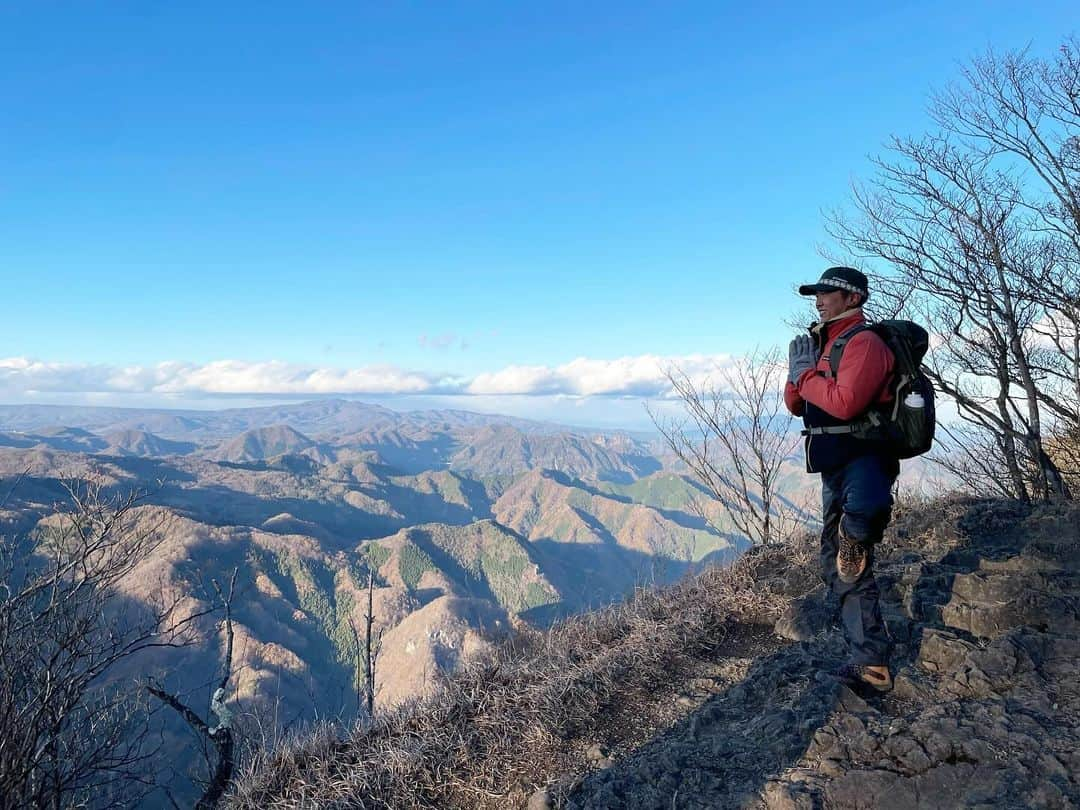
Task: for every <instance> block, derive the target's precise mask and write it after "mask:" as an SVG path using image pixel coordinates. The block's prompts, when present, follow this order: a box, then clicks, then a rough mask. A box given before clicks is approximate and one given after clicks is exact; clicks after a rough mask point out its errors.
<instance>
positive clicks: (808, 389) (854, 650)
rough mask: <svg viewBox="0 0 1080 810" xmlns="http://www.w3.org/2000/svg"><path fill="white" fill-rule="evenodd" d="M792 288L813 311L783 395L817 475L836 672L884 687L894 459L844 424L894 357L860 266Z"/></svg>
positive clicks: (873, 399) (791, 358) (884, 380)
mask: <svg viewBox="0 0 1080 810" xmlns="http://www.w3.org/2000/svg"><path fill="white" fill-rule="evenodd" d="M799 294H800V295H813V296H814V297H815V305H816V307H817V311H818V315H819V317H820V320H819V321H818V322H817V323H815V324H813V325H812V326H811V327H810V330H809V334H806V335H800V336H798V337H796V338H795V339H794V340H793V341H791V346H790V348H789V352H788V372H789V373H788V383H787V385H786V386H785V388H784V402H785V404H786V405H787V408H788V410H789V411H791V413H793V414H794V415H795V416H801V417H803V421H804V423H805V426H806V429H805V430H804V431H803V435H804V436H806V469H807V472H812V473H820V475H821V500H822V523H823V524H824V528H823V529H822V532H821V565H822V575H823V577H824V579H825V582H826V584H828V586H829V587H830V588H831V589H832V592H833V593H834V594H836V596H837V597H838V598H839V600H840V615H841V618H842V620H843V625H844V636H845V638H846V639H847V642H848V647H849V655H850V659H849V662H848V663H847V664H846V665H845V666H844V667H842V668H841V670H840V672H839V674H840V676H841V678H842V679H844V680H845V681H847V682H849V683H851V684H853V685H856V686H869V687H872V688H874V689H876V690H878V691H882V692H884V691H888V690H889V689H891V688H892V676H891V675H890V673H889V653H890V651H891V648H892V642H891V640H890V638H889V634H888V630H887V629H886V627H885V622H884V621H883V620H882V618H881V608H880V606H879V605H878V598H879V592H878V585H877V582H876V580H875V579H874V573H873V561H874V544H875V543H877V542H878V541H880V540H881V537H882V534H883V533H884V531H885V527H886V526H887V525H888V523H889V517H890V513H891V509H892V486H893V483H894V482H895V481H896V476H897V475H898V474H899V472H900V462H899V461H898V460H897V459H896V458H895V457H894V456H891V455H888V454H887V453H886V452H884V451H883V450H882V448H881V447H880V446H879V445H877V444H876V443H874V442H871V441H866V440H861V439H858V438H856V437H855V436H853V435H852V433H851V425H852V424H853V423H854V422H856V421H857V420H859V419H860V418H862V417H864V416H865V415H866V413H867V412H868V411H869V410H870V409H871V407H873V406H875V405H879V404H881V403H884V402H888V401H890V400H891V394H890V392H889V385H888V383H889V381H890V378H891V375H892V371H893V365H894V358H893V355H892V352H890V351H889V348H888V347H887V346H886V345H885V341H884V340H882V338H881V337H880V336H878V335H877V334H875V333H874V332H872V331H870V330H869V329H867V328H866V318H865V317H864V316H863V311H862V306H863V304H864V303H865V302H866V300H867V298H869V287H868V284H867V280H866V276H864V275H863V274H862V273H860V272H859V271H858V270H855V269H853V268H851V267H830V268H829V269H827V270H826V271H825V272H824V273H823V274H822V276H821V278H820V279H819V280H818V281H817V283H815V284H804V285H803V286H801V287H799Z"/></svg>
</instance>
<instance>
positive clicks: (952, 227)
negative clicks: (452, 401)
mask: <svg viewBox="0 0 1080 810" xmlns="http://www.w3.org/2000/svg"><path fill="white" fill-rule="evenodd" d="M1078 57H1080V48H1078V46H1077V43H1076V42H1075V41H1073V40H1070V41H1067V42H1066V43H1065V45H1064V46H1063V47H1062V50H1061V55H1060V58H1059V59H1058V60H1057V61H1056V62H1054V63H1046V62H1040V61H1038V60H1035V59H1032V58H1030V57H1028V56H1027V54H1026V53H1019V54H1011V55H1007V56H1005V57H998V56H995V55H994V54H989V55H988V56H986V57H984V58H982V59H978V60H976V61H975V62H974V63H973V64H972V66H971V67H970V68H968V69H967V70H965V71H964V79H963V82H962V84H961V85H958V86H957V87H955V88H952V89H950V90H949V91H947V92H945V93H941V94H939V95H938V96H937V97H936V98H935V100H934V102H933V104H932V107H931V112H932V113H933V115H934V117H935V119H936V121H937V123H938V124H939V125H940V127H941V131H940V132H939V133H937V134H932V135H927V136H925V137H923V138H920V139H912V138H907V139H901V138H896V139H894V140H893V142H892V144H891V146H890V148H889V152H888V155H887V157H885V158H881V159H879V160H878V161H877V174H876V176H875V178H874V179H873V180H872V181H871V182H870V183H868V184H867V185H864V186H860V187H857V188H856V189H855V195H854V197H855V200H854V202H855V209H856V212H857V213H856V216H855V217H854V218H847V217H845V216H843V215H834V216H833V217H832V220H831V225H830V232H831V234H832V235H833V236H834V237H835V238H837V240H838V241H839V242H840V244H841V245H842V246H843V247H844V248H845V249H847V250H848V251H849V252H850V253H852V254H853V255H855V256H856V257H860V258H870V259H883V260H885V262H886V263H887V266H888V268H889V273H888V274H887V275H886V277H885V278H884V279H883V281H884V283H885V286H886V288H888V286H889V285H890V284H891V285H892V287H893V289H892V292H893V295H892V298H893V300H899V301H901V302H902V307H901V311H902V312H903V314H906V315H907V316H909V317H912V318H913V319H916V320H921V321H923V322H925V323H926V324H927V325H928V326H929V328H930V330H931V331H932V332H933V333H934V334H935V336H936V337H937V338H938V341H939V344H938V345H937V346H935V347H934V348H933V350H932V352H931V354H930V356H929V358H928V369H927V370H928V374H929V375H930V377H931V378H932V379H933V381H934V383H935V385H936V386H937V387H938V388H939V389H940V390H941V391H943V392H944V393H946V394H947V395H948V396H949V397H950V398H951V399H952V400H953V401H954V402H955V403H956V406H957V408H958V411H959V414H960V416H961V417H962V418H963V419H964V420H966V421H967V422H968V423H969V424H970V425H971V430H970V431H965V430H959V431H957V432H956V433H955V435H954V436H953V438H954V440H958V439H961V438H965V437H967V438H969V437H972V436H980V437H982V439H981V444H979V445H978V447H977V448H975V447H968V448H964V447H962V446H960V445H962V442H961V443H960V445H956V449H957V450H959V451H960V455H959V456H950V457H949V459H947V461H949V460H951V461H952V462H953V465H954V467H959V468H961V469H966V470H968V471H969V472H971V471H978V470H980V469H981V470H982V472H984V473H987V474H988V475H989V476H990V477H992V478H993V479H994V481H993V484H992V486H991V489H992V490H993V489H996V490H999V491H1006V492H1008V493H1009V494H1010V495H1011V496H1013V497H1016V498H1020V499H1022V500H1027V499H1030V498H1032V497H1034V498H1048V497H1059V498H1060V497H1070V496H1071V491H1070V488H1069V486H1068V484H1067V482H1066V481H1065V479H1064V477H1063V476H1062V475H1061V471H1060V470H1059V469H1058V467H1057V465H1056V463H1055V462H1054V459H1053V458H1052V456H1051V455H1050V454H1049V453H1048V452H1047V447H1046V444H1047V439H1048V437H1049V436H1051V435H1053V434H1054V433H1055V432H1060V431H1061V430H1062V429H1065V430H1067V429H1070V428H1071V427H1073V426H1076V425H1077V419H1078V416H1080V335H1078V330H1077V326H1078V322H1080V318H1078V312H1077V300H1078V298H1077V294H1078V291H1080V290H1078V288H1080V274H1078V269H1080V205H1078V199H1080V197H1078V194H1080V146H1078V144H1080V140H1078V139H1080V108H1078V105H1077V88H1078V87H1080V58H1078ZM975 449H977V450H978V453H982V452H984V451H989V452H990V453H991V455H990V456H989V457H986V458H985V459H977V460H978V461H979V463H978V464H976V465H975V466H974V467H969V466H967V465H965V464H964V463H963V460H964V459H963V457H964V456H965V455H966V456H968V457H969V458H970V457H972V456H973V454H972V453H971V452H967V451H970V450H975ZM984 462H985V463H984ZM989 480H990V479H989V477H987V476H984V475H976V476H974V478H972V479H971V481H969V483H979V482H980V481H982V483H986V482H987V481H989Z"/></svg>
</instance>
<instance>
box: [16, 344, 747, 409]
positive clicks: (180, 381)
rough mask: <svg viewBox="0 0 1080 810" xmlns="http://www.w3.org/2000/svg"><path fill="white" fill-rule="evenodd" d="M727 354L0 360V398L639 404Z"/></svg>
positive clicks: (724, 361)
mask: <svg viewBox="0 0 1080 810" xmlns="http://www.w3.org/2000/svg"><path fill="white" fill-rule="evenodd" d="M731 361H732V357H731V356H729V355H702V354H695V355H686V356H681V357H664V356H659V355H651V354H647V355H639V356H635V357H620V358H616V359H614V360H597V359H590V358H586V357H579V358H577V359H575V360H571V361H570V362H568V363H564V364H563V365H559V366H518V365H512V366H507V367H505V368H502V369H499V370H496V371H491V372H483V373H480V374H477V375H475V376H472V377H466V376H461V375H454V374H448V373H447V374H440V373H436V372H429V371H416V370H409V369H403V368H399V367H397V366H392V365H373V366H365V367H362V368H333V367H325V366H310V365H300V364H294V363H284V362H279V361H270V362H262V363H252V362H245V361H241V360H216V361H213V362H210V363H205V364H195V363H183V362H174V361H170V362H163V363H158V364H156V365H149V366H111V365H103V364H89V363H55V362H44V361H40V360H33V359H29V358H25V357H12V358H7V359H0V395H9V396H10V395H16V396H19V397H23V396H26V395H33V394H114V395H116V394H140V395H160V396H171V397H176V396H184V395H191V396H233V395H249V396H268V395H269V396H273V395H277V396H303V395H311V396H325V395H334V394H341V395H365V394H366V395H371V396H385V395H457V396H492V395H500V396H553V395H555V396H570V397H593V396H607V397H643V398H663V397H668V396H671V395H672V391H671V384H670V383H669V382H668V380H667V377H666V376H665V371H666V370H667V369H669V368H672V367H678V368H679V369H681V370H682V371H683V372H684V373H686V374H687V375H688V376H689V377H690V378H691V379H694V380H698V381H704V380H707V379H709V378H712V377H715V376H716V374H717V373H718V372H719V370H720V369H721V368H723V367H724V366H727V365H729V364H730V363H731Z"/></svg>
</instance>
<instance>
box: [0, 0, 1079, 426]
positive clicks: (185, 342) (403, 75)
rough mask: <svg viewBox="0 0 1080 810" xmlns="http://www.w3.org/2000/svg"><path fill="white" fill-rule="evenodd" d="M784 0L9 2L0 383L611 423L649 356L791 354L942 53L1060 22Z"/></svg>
mask: <svg viewBox="0 0 1080 810" xmlns="http://www.w3.org/2000/svg"><path fill="white" fill-rule="evenodd" d="M810 5H812V4H805V3H769V4H762V7H760V8H749V7H748V6H749V4H744V3H725V2H710V3H625V2H619V3H614V2H611V3H607V2H596V3H589V4H582V3H506V2H490V3H434V2H429V3H410V4H405V3H385V4H383V3H379V4H375V3H358V2H351V3H304V4H298V3H273V2H270V3H268V2H260V3H257V4H256V3H245V2H234V3H225V4H221V3H213V4H211V3H198V2H192V3H174V4H148V3H144V2H130V3H119V2H113V3H93V4H91V3H55V2H41V1H40V0H39V1H37V2H25V3H4V4H2V5H0V93H2V97H3V104H2V105H0V268H2V272H3V280H4V284H3V289H4V307H3V317H2V318H0V358H8V359H7V360H2V361H0V399H2V400H4V401H8V402H15V401H101V402H109V403H110V404H125V403H129V404H138V405H145V404H152V403H155V402H158V403H161V404H165V403H171V404H176V405H185V404H193V403H196V401H198V402H199V403H201V404H206V402H208V401H210V400H213V399H214V398H216V397H220V396H229V397H233V398H237V397H245V396H249V397H254V396H256V395H258V396H275V395H280V396H286V395H288V396H304V395H307V394H311V395H314V394H332V393H346V394H355V395H358V396H365V395H371V396H374V395H380V394H383V395H387V394H410V395H412V397H413V399H410V400H408V402H413V403H415V402H422V401H424V397H433V396H436V395H441V396H444V397H447V398H445V399H440V400H439V402H440V403H444V404H445V403H447V402H449V403H451V404H456V405H458V406H460V407H475V408H476V409H491V408H495V407H499V408H501V409H503V410H514V411H516V412H518V413H525V414H534V415H540V416H553V415H554V416H559V415H561V414H562V413H563V411H562V410H560V409H559V407H556V406H554V405H552V402H553V399H552V398H555V400H558V401H560V402H561V401H562V400H563V399H565V398H566V397H565V395H570V396H569V400H570V401H571V402H572V408H573V409H574V411H573V412H576V413H579V414H581V415H582V419H581V420H579V421H584V422H590V421H604V420H607V421H609V422H611V421H620V420H624V419H631V416H630V415H632V414H637V417H639V416H640V412H641V406H640V400H641V398H642V397H643V396H648V395H650V392H652V389H651V388H650V384H649V382H648V373H647V372H644V371H642V370H641V363H642V362H645V361H643V360H642V358H684V359H685V358H693V357H694V356H696V359H690V360H687V361H686V362H689V363H691V364H693V363H699V364H700V363H704V362H706V361H707V360H708V359H709V358H715V357H719V356H723V355H732V354H740V353H743V352H745V351H747V350H748V349H749V348H750V347H752V346H754V345H768V344H776V343H781V342H786V339H787V336H786V333H787V328H786V327H785V326H784V324H783V322H784V320H785V318H787V317H788V316H790V314H791V313H792V312H793V311H794V310H795V309H796V308H797V307H798V306H799V301H798V299H797V297H796V296H795V295H794V294H793V292H792V285H793V284H794V283H796V282H798V281H800V280H807V279H810V278H814V277H816V275H817V274H818V273H819V271H820V269H821V268H822V267H823V266H824V265H823V262H822V260H821V259H819V258H818V256H817V253H816V249H817V247H818V246H819V244H821V243H822V242H823V241H824V239H825V235H824V231H823V228H822V217H821V213H820V212H821V210H822V209H824V208H830V207H833V206H835V205H838V204H842V203H843V202H844V201H845V198H846V194H847V187H848V185H849V184H850V182H851V181H852V180H853V179H854V178H857V177H859V176H865V175H866V174H867V173H868V167H867V155H868V154H871V153H874V152H876V151H878V150H879V147H880V145H881V144H882V143H883V142H884V141H885V140H886V139H887V137H888V136H889V135H890V134H892V133H897V134H905V133H913V134H917V133H920V132H922V131H925V130H926V129H927V127H928V126H929V124H928V121H927V119H926V116H925V112H924V107H925V102H926V99H927V95H928V93H929V92H930V90H932V89H933V88H940V87H942V86H944V85H945V84H946V83H947V82H949V81H951V80H953V79H954V78H955V77H956V76H957V73H958V65H959V64H960V63H962V62H964V61H965V60H967V59H968V58H969V57H971V56H972V55H974V54H976V53H977V52H979V51H981V50H983V49H985V48H986V47H987V46H993V47H995V48H998V49H1009V48H1016V47H1022V46H1024V45H1026V44H1028V43H1030V44H1031V46H1032V48H1033V50H1034V51H1035V52H1037V53H1040V54H1050V53H1052V52H1053V50H1054V49H1055V47H1056V45H1057V44H1058V43H1059V42H1060V41H1061V39H1062V38H1063V37H1064V36H1066V35H1068V34H1070V33H1075V32H1076V22H1075V21H1076V19H1077V15H1076V10H1075V3H1074V2H1039V3H1021V2H979V3H975V2H970V3H960V2H956V3H940V2H938V3H929V2H926V3H924V2H918V3H915V2H911V3H903V2H899V3H895V4H889V6H890V7H889V8H887V9H883V10H868V9H867V8H866V4H862V3H834V4H829V6H828V8H827V9H825V10H816V11H815V10H812V9H811V8H810V7H809V6H810ZM883 5H884V4H883ZM575 363H576V364H575ZM163 364H165V365H163ZM635 374H636V375H638V376H639V377H640V379H639V381H638V382H637V383H634V382H631V383H628V384H627V385H624V386H622V387H620V385H619V384H618V382H617V380H618V379H620V375H623V376H624V377H625V376H626V375H630V376H631V377H633V376H634V375H635ZM635 379H637V378H636V377H635ZM478 381H480V382H478ZM612 395H621V396H626V397H628V398H629V401H624V402H621V403H618V404H615V403H613V402H612V400H611V396H612ZM416 397H420V399H416ZM402 401H403V402H404V401H406V400H402ZM431 401H435V400H431ZM560 407H561V406H560ZM567 407H570V406H567ZM552 409H554V410H552ZM564 410H565V409H564ZM624 413H625V414H627V416H625V417H624V416H622V415H620V414H624ZM637 417H634V418H637Z"/></svg>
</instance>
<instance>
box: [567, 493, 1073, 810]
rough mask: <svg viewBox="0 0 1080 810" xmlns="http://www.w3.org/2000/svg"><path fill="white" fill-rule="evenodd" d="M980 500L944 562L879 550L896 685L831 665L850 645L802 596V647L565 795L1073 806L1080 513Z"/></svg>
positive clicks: (791, 631) (641, 800) (791, 620)
mask: <svg viewBox="0 0 1080 810" xmlns="http://www.w3.org/2000/svg"><path fill="white" fill-rule="evenodd" d="M980 509H983V508H982V507H980V506H979V505H978V504H976V505H975V507H973V508H972V509H971V510H969V515H968V516H967V518H965V519H966V520H968V521H969V525H968V528H967V531H968V532H970V537H969V539H968V541H967V543H966V544H963V545H962V546H961V547H960V548H958V549H955V550H953V551H950V552H949V553H947V554H945V555H944V556H938V558H937V559H935V555H934V554H933V553H931V552H921V551H920V550H914V551H908V552H906V553H899V552H895V551H894V552H893V553H892V554H891V555H889V554H888V552H889V549H888V548H884V549H883V551H885V552H886V555H885V556H883V557H882V558H881V562H880V565H879V568H880V574H879V579H880V581H881V585H882V588H883V593H884V594H885V599H886V604H885V606H884V608H885V609H884V612H885V615H886V620H887V621H888V623H889V626H890V630H891V631H892V632H893V635H894V637H895V638H896V640H897V645H898V646H897V654H896V657H895V659H894V661H893V671H894V673H895V675H896V686H895V689H894V690H893V691H892V692H891V693H889V694H887V695H885V696H876V695H873V696H867V695H862V696H860V695H856V694H855V693H854V692H852V691H851V690H849V689H848V688H847V687H844V686H842V685H840V684H838V683H837V682H836V681H835V680H834V679H833V678H832V677H830V676H829V675H828V674H826V673H827V672H828V670H829V669H831V668H832V667H834V666H835V665H836V664H838V663H839V662H840V661H841V660H842V656H843V646H842V642H841V640H840V638H839V634H838V632H837V631H836V629H835V628H834V627H832V626H831V624H832V623H831V621H830V613H829V609H828V603H827V602H826V600H825V599H824V598H823V596H822V594H820V593H815V594H811V595H809V596H807V597H804V598H802V599H800V600H797V601H795V602H793V603H792V605H791V606H790V608H789V610H788V611H787V612H786V613H785V614H784V616H783V617H782V618H781V621H780V622H779V623H778V626H777V632H778V634H779V635H782V636H783V637H786V638H789V639H793V640H795V641H796V643H793V644H791V645H789V646H787V647H785V648H783V649H781V650H779V651H778V652H776V653H774V654H773V655H771V656H769V657H767V658H759V659H758V660H757V661H756V662H755V663H754V665H753V667H752V668H751V670H750V673H749V675H748V676H747V678H746V679H745V680H744V681H743V682H742V683H741V684H739V685H738V686H736V687H734V688H732V689H730V690H729V691H727V692H726V693H725V694H722V695H718V696H717V697H715V698H713V699H712V700H710V701H708V702H707V703H706V704H705V705H704V706H702V707H701V708H700V709H699V710H698V711H697V712H695V713H694V714H692V715H691V716H690V717H689V718H687V719H686V720H685V721H684V722H683V723H681V724H679V725H678V726H676V727H675V728H674V729H672V730H671V731H670V732H669V733H668V734H667V735H665V736H664V737H662V738H659V739H656V740H654V741H652V742H650V743H649V744H647V745H646V746H644V747H642V748H641V749H639V750H638V751H636V752H635V753H634V754H632V755H631V756H629V757H627V758H625V759H624V760H622V761H621V762H619V763H618V764H617V765H616V766H615V767H613V768H609V769H607V770H604V771H598V772H595V773H593V774H592V775H591V776H589V777H587V778H586V779H585V780H584V782H583V783H582V784H581V786H580V787H579V788H578V789H577V790H575V791H574V792H573V793H572V794H571V796H570V798H569V799H568V801H567V803H566V805H565V806H567V807H573V808H610V807H625V808H673V807H674V808H716V807H746V808H769V810H811V809H812V808H895V809H896V810H906V809H907V808H911V809H912V810H915V809H916V808H960V807H972V808H975V807H979V808H990V807H1008V808H1013V807H1016V808H1020V807H1025V808H1026V807H1049V808H1059V807H1060V808H1070V807H1080V677H1078V676H1080V554H1078V552H1080V530H1078V521H1077V517H1078V514H1080V513H1078V512H1077V511H1076V510H1066V509H1061V510H1058V511H1056V512H1055V511H1054V510H1053V509H1049V508H1048V509H1044V510H1043V511H1042V512H1040V513H1038V514H1037V515H1034V516H1032V517H1030V518H1025V517H1024V516H1023V514H1022V512H1016V511H1010V510H1011V509H1012V507H1007V506H1006V507H999V508H997V509H996V511H995V510H994V509H983V511H982V512H980ZM961 525H962V527H963V523H962V524H961Z"/></svg>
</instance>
